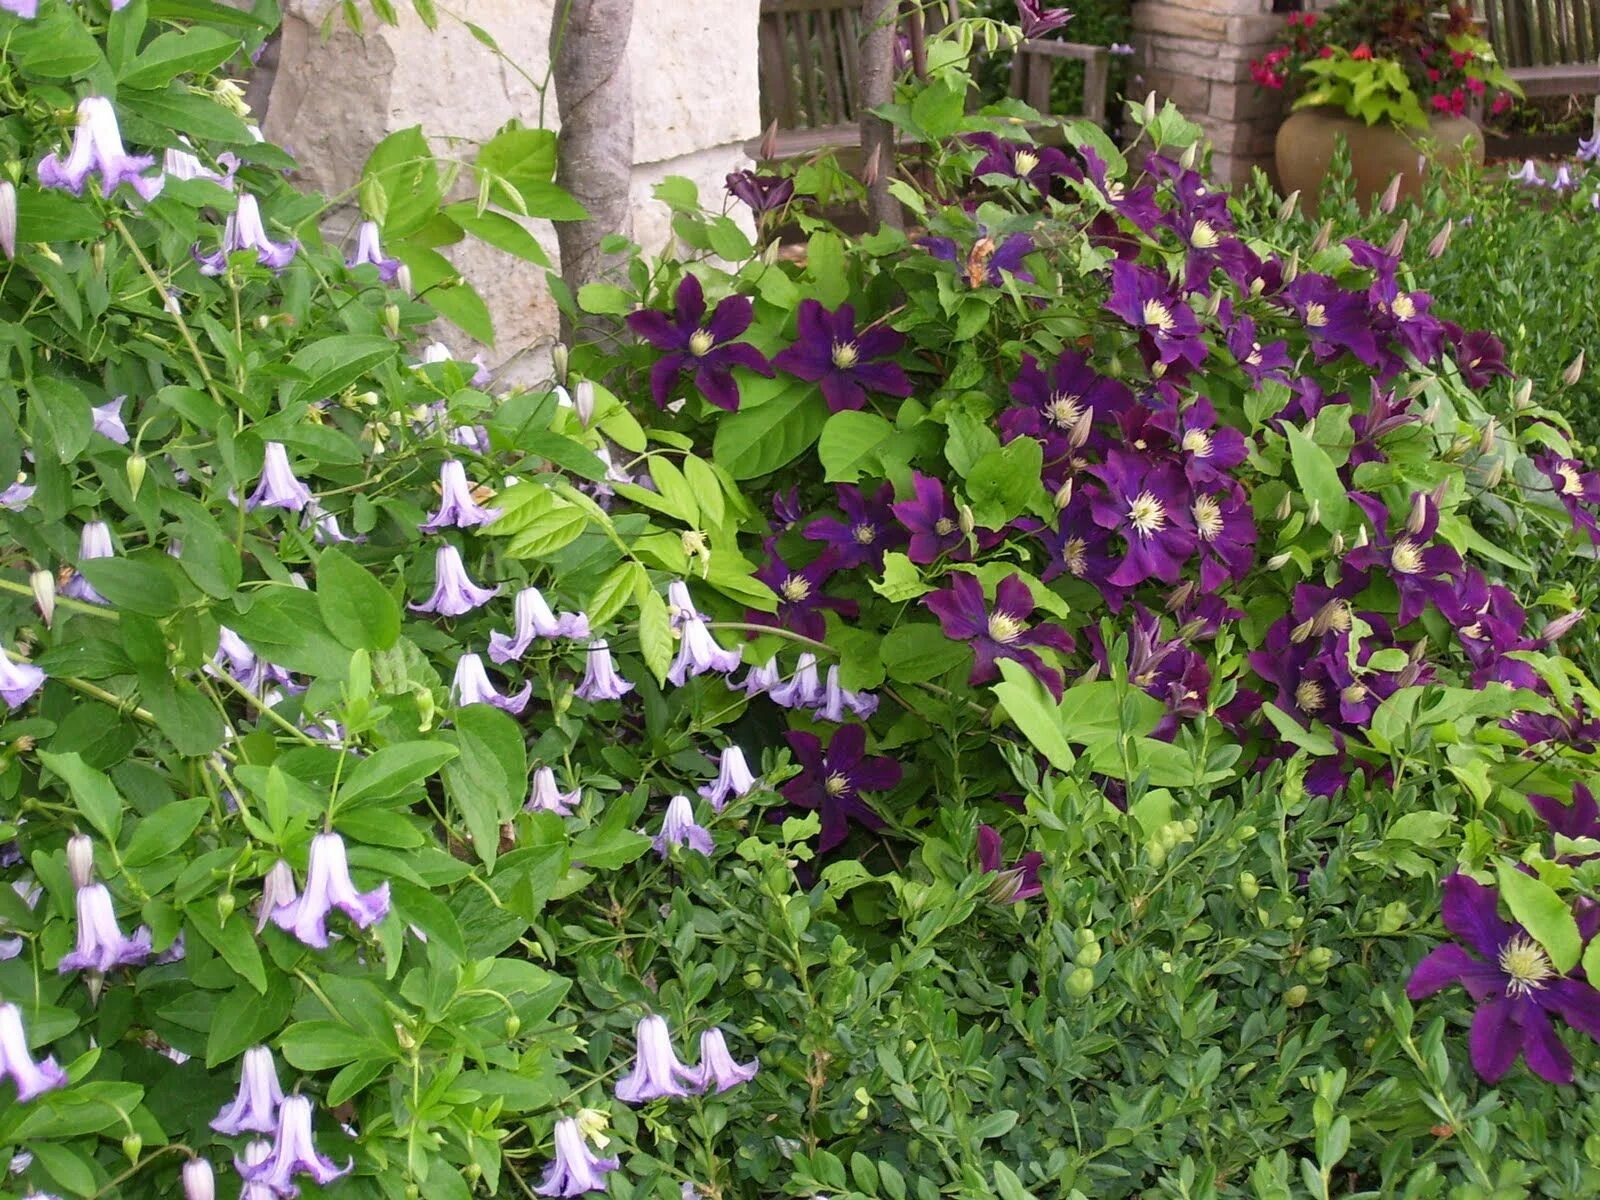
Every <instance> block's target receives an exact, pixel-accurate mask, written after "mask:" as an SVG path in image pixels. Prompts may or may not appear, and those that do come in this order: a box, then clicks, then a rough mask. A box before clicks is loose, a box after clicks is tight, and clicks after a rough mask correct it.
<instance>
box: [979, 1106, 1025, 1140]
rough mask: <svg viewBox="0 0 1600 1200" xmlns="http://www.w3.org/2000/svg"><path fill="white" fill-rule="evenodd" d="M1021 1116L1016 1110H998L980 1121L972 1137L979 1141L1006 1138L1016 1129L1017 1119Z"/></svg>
mask: <svg viewBox="0 0 1600 1200" xmlns="http://www.w3.org/2000/svg"><path fill="white" fill-rule="evenodd" d="M1020 1115H1021V1114H1019V1113H1018V1112H1017V1110H1016V1109H1014V1108H1002V1109H997V1110H996V1111H994V1112H992V1113H988V1114H987V1115H985V1116H984V1117H982V1118H981V1119H979V1120H978V1121H977V1122H976V1123H975V1124H974V1125H973V1126H972V1136H973V1137H975V1138H977V1139H978V1140H979V1141H987V1140H988V1139H989V1138H997V1137H1004V1136H1005V1135H1006V1134H1008V1133H1010V1132H1011V1131H1012V1130H1013V1129H1015V1128H1016V1125H1017V1118H1018V1116H1020Z"/></svg>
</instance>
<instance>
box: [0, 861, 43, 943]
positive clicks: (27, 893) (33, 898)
mask: <svg viewBox="0 0 1600 1200" xmlns="http://www.w3.org/2000/svg"><path fill="white" fill-rule="evenodd" d="M11 890H12V891H13V892H15V893H16V894H17V895H18V896H21V897H22V902H23V903H24V904H26V905H27V906H28V907H29V908H37V907H38V906H39V897H40V896H42V895H43V894H44V893H43V892H42V891H41V890H40V888H39V885H38V884H37V883H35V882H34V881H33V880H31V879H14V880H12V881H11ZM22 946H23V941H22V939H21V938H20V937H0V962H9V961H10V960H11V959H13V958H16V957H17V955H19V954H21V953H22Z"/></svg>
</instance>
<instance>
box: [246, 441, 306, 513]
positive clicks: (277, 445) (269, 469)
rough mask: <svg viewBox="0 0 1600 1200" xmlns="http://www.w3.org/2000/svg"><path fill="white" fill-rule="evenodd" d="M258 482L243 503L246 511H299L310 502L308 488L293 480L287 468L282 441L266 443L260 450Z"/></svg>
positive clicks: (286, 455)
mask: <svg viewBox="0 0 1600 1200" xmlns="http://www.w3.org/2000/svg"><path fill="white" fill-rule="evenodd" d="M262 450H263V458H262V463H261V479H260V480H259V482H257V484H256V490H255V491H253V492H251V493H250V497H249V499H247V500H246V501H245V502H244V506H245V507H246V508H247V509H252V510H253V509H257V508H286V509H288V510H290V511H291V512H299V511H300V510H301V509H303V508H305V507H306V505H308V504H310V503H311V502H312V500H311V489H310V488H308V487H306V485H305V484H303V483H301V482H300V481H299V480H298V479H296V478H295V474H294V470H293V468H291V467H290V466H289V451H288V449H287V448H285V446H284V444H283V443H282V442H268V443H267V444H266V445H265V446H264V447H263V448H262Z"/></svg>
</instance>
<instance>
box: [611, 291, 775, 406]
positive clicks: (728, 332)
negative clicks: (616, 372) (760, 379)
mask: <svg viewBox="0 0 1600 1200" xmlns="http://www.w3.org/2000/svg"><path fill="white" fill-rule="evenodd" d="M676 304H677V310H676V312H675V313H673V314H672V315H671V316H670V317H669V316H668V315H667V314H666V313H664V312H658V311H656V310H655V309H645V310H643V311H641V312H636V313H632V314H630V315H629V317H628V328H629V329H631V330H633V332H634V333H635V334H636V335H637V336H638V337H640V338H642V339H643V340H644V341H646V342H648V343H649V344H650V345H652V346H654V347H655V348H656V349H657V350H662V351H665V354H664V356H663V357H661V358H659V359H657V360H656V364H655V366H653V367H651V368H650V394H651V396H652V397H654V399H655V402H656V406H657V407H658V408H665V407H666V406H667V405H668V403H669V402H671V400H672V389H673V388H674V387H675V386H676V385H677V382H678V380H679V379H680V378H681V377H682V376H683V375H684V374H686V373H687V374H691V375H692V376H693V378H694V385H695V387H696V388H698V389H699V391H700V394H701V395H702V396H704V397H705V398H706V399H707V400H709V401H710V402H711V403H712V404H714V405H716V406H717V407H718V408H721V409H724V410H726V411H728V412H736V411H738V408H739V384H738V381H737V380H736V379H734V377H733V369H734V368H735V367H743V368H744V369H745V370H747V371H754V372H755V373H756V374H757V375H765V376H768V377H770V376H771V375H772V364H771V363H769V362H768V361H767V356H766V355H765V354H762V353H761V351H759V350H757V349H756V348H755V347H754V346H752V345H751V344H750V343H749V342H741V341H738V340H737V339H738V338H739V337H740V335H742V334H743V333H744V331H745V330H747V329H749V328H750V321H751V317H752V308H751V305H750V297H748V296H741V295H737V294H735V295H732V296H727V297H725V298H724V299H723V300H721V301H720V302H719V303H718V304H717V307H716V309H715V310H714V311H713V312H712V314H711V319H710V320H709V321H707V320H706V300H705V293H704V292H703V291H702V290H701V287H700V280H699V279H697V278H696V277H695V276H693V275H687V274H686V275H684V277H683V279H682V281H681V282H680V283H679V284H678V292H677V296H676Z"/></svg>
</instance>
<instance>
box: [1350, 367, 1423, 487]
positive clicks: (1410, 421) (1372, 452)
mask: <svg viewBox="0 0 1600 1200" xmlns="http://www.w3.org/2000/svg"><path fill="white" fill-rule="evenodd" d="M1412 407H1413V401H1412V399H1411V397H1397V396H1396V395H1395V394H1394V392H1393V391H1385V390H1384V389H1383V388H1381V387H1379V386H1378V381H1377V380H1376V379H1374V380H1373V381H1372V403H1371V404H1369V405H1368V406H1367V411H1366V412H1358V413H1354V414H1352V415H1351V417H1350V429H1351V431H1352V432H1353V433H1354V434H1355V435H1356V443H1355V445H1354V446H1352V447H1351V448H1350V466H1351V467H1352V468H1354V467H1359V466H1360V465H1361V464H1362V463H1368V462H1387V461H1388V455H1387V454H1385V453H1384V451H1383V448H1382V447H1381V446H1379V445H1378V442H1379V441H1380V440H1381V439H1382V438H1384V437H1386V436H1387V435H1388V434H1391V433H1393V432H1394V431H1395V430H1396V429H1403V428H1404V427H1405V426H1407V425H1415V424H1416V423H1417V422H1418V421H1420V420H1422V416H1421V414H1420V413H1416V412H1413V411H1411V409H1412Z"/></svg>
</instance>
